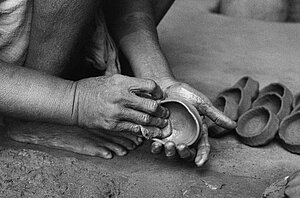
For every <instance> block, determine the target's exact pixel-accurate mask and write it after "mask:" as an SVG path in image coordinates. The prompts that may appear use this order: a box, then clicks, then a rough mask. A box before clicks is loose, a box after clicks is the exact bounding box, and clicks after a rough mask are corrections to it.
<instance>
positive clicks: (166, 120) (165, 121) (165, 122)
mask: <svg viewBox="0 0 300 198" xmlns="http://www.w3.org/2000/svg"><path fill="white" fill-rule="evenodd" d="M168 121H169V120H168V119H162V124H161V126H162V128H165V127H166V126H167V125H168Z"/></svg>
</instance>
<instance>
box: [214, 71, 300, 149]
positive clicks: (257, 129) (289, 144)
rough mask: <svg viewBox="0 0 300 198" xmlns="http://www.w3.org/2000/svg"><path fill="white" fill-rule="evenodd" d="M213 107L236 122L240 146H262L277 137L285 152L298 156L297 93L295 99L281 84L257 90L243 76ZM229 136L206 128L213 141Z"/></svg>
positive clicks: (299, 111)
mask: <svg viewBox="0 0 300 198" xmlns="http://www.w3.org/2000/svg"><path fill="white" fill-rule="evenodd" d="M213 103H214V105H215V106H216V107H217V108H218V109H219V110H221V111H222V112H223V113H224V114H225V115H227V116H228V117H229V118H231V119H232V120H235V121H237V128H236V133H237V134H238V136H239V137H240V139H241V141H242V142H243V143H245V144H247V145H249V146H263V145H266V144H267V143H269V142H270V141H271V140H273V139H274V138H275V137H279V139H280V142H281V143H282V145H283V147H284V148H286V149H287V150H289V151H290V152H293V153H298V154H300V93H299V94H296V95H295V97H294V96H293V94H292V92H291V91H290V90H289V89H288V88H287V87H286V86H285V85H283V84H281V83H271V84H269V85H267V86H266V87H264V88H263V89H261V90H259V83H258V82H257V81H256V80H254V79H252V78H251V77H249V76H245V77H243V78H241V79H240V80H238V81H237V82H236V83H235V84H234V85H233V86H232V87H230V88H228V89H226V90H224V91H222V92H221V93H219V94H218V96H217V98H216V100H215V101H214V102H213ZM228 132H229V131H228V130H226V129H223V128H221V127H219V126H217V125H214V124H211V125H210V126H209V135H210V136H212V137H219V136H223V135H225V134H227V133H228ZM277 134H278V135H277Z"/></svg>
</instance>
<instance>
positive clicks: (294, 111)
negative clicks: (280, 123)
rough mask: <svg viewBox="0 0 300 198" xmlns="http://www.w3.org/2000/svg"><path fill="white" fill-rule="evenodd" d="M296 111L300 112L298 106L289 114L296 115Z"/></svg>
mask: <svg viewBox="0 0 300 198" xmlns="http://www.w3.org/2000/svg"><path fill="white" fill-rule="evenodd" d="M298 111H300V105H298V106H296V107H295V108H294V109H293V110H292V112H291V114H293V113H296V112H298Z"/></svg>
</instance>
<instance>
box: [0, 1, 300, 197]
mask: <svg viewBox="0 0 300 198" xmlns="http://www.w3.org/2000/svg"><path fill="white" fill-rule="evenodd" d="M212 2H215V3H216V4H215V6H216V5H217V1H211V0H209V1H207V0H177V1H175V3H174V6H173V7H172V8H171V10H170V11H169V13H168V14H167V16H166V17H165V18H164V19H163V21H162V23H161V24H160V26H159V35H160V41H161V43H162V48H163V50H164V52H165V54H166V55H167V57H168V59H169V62H170V65H171V67H172V69H173V71H174V74H175V76H176V77H177V78H178V79H179V80H182V81H185V82H187V83H190V84H191V85H192V86H193V87H195V88H197V89H199V90H201V91H202V92H203V93H204V94H206V95H207V96H209V97H210V98H211V99H214V97H215V96H216V95H217V93H219V92H220V91H221V90H224V89H225V88H227V87H230V86H231V85H232V84H234V83H235V82H236V81H237V80H238V79H240V78H241V77H242V76H245V75H249V76H251V77H253V78H254V79H256V80H258V81H259V82H260V85H261V86H262V87H264V86H265V85H267V84H269V83H271V82H281V83H283V84H286V85H287V86H288V87H289V88H291V90H292V91H293V93H296V92H298V91H299V84H300V78H299V72H300V67H299V65H300V56H299V52H300V39H299V38H300V26H299V25H298V24H297V23H293V24H283V23H267V22H262V21H254V20H248V19H242V18H233V17H226V16H222V15H217V14H211V13H210V11H209V10H213V9H214V5H212ZM0 140H1V141H0V145H1V149H0V166H1V167H2V168H1V177H0V184H1V185H0V197H22V196H23V197H39V198H40V197H46V196H50V195H51V196H53V197H75V198H76V197H80V196H81V197H92V196H94V197H101V196H102V197H166V198H167V197H208V198H210V197H213V198H224V197H230V198H232V197H234V198H235V197H236V198H240V197H243V198H257V197H261V195H262V193H263V192H264V190H265V188H267V187H268V186H269V185H270V184H272V183H273V182H275V181H276V180H278V179H282V178H284V177H285V176H287V175H290V174H292V173H293V172H295V171H296V170H298V169H300V157H299V155H295V154H291V153H289V152H288V151H286V150H284V149H283V148H282V147H281V146H280V145H279V144H277V143H276V142H272V143H271V144H269V145H267V146H266V147H262V148H251V147H248V146H246V145H244V144H242V143H240V142H239V141H238V140H237V138H236V137H234V136H226V137H224V138H222V139H213V138H211V139H210V143H211V154H210V159H209V161H208V162H207V164H205V165H204V166H203V167H201V168H197V167H195V166H194V165H193V164H192V163H190V162H183V161H182V160H177V159H174V160H168V159H166V157H165V156H163V155H153V154H151V153H150V151H149V150H150V144H149V143H146V144H144V145H143V146H142V147H140V148H138V149H137V150H135V151H133V152H131V153H129V154H128V155H127V156H126V157H115V158H114V159H112V160H103V159H100V158H97V157H88V156H83V155H75V154H73V153H70V152H64V151H60V150H50V149H47V148H44V147H38V146H33V145H26V144H21V143H16V142H11V141H8V140H6V139H5V138H1V139H0ZM37 150H38V151H37Z"/></svg>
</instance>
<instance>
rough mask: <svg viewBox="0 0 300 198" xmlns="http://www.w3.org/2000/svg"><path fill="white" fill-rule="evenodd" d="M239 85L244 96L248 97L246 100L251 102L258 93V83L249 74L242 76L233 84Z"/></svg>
mask: <svg viewBox="0 0 300 198" xmlns="http://www.w3.org/2000/svg"><path fill="white" fill-rule="evenodd" d="M232 87H233V88H234V87H239V88H242V89H243V90H244V93H245V97H248V100H250V101H251V102H253V101H254V100H255V99H256V98H257V96H258V93H259V83H258V81H256V80H254V79H253V78H251V77H249V76H244V77H242V78H241V79H240V80H238V81H237V82H236V83H235V84H234V85H233V86H232Z"/></svg>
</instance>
